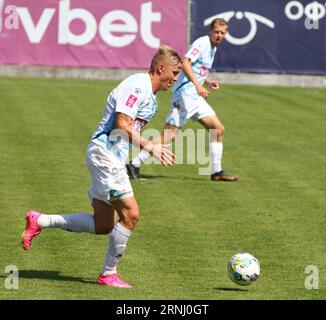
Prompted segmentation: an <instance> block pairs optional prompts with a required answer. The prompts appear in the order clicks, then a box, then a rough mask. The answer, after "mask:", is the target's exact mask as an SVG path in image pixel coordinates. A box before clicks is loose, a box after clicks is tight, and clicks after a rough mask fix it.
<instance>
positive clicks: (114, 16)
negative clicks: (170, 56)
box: [0, 0, 188, 69]
mask: <svg viewBox="0 0 326 320" xmlns="http://www.w3.org/2000/svg"><path fill="white" fill-rule="evenodd" d="M187 19H188V0H177V1H172V0H168V1H160V0H152V1H146V0H132V1H120V0H109V1H97V0H73V1H72V0H56V1H53V0H38V1H35V0H0V64H17V65H43V66H69V67H107V68H136V69H138V68H140V69H141V68H148V67H149V64H150V61H151V58H152V56H153V54H154V53H155V52H156V51H157V49H158V47H159V46H160V45H162V44H167V45H170V46H172V47H174V48H175V49H177V50H178V51H179V52H180V53H181V54H183V53H184V51H185V49H186V45H187V43H186V42H187Z"/></svg>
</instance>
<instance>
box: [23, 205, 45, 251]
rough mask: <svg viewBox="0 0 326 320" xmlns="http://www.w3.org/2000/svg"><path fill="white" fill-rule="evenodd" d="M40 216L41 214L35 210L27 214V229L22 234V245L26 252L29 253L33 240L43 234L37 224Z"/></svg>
mask: <svg viewBox="0 0 326 320" xmlns="http://www.w3.org/2000/svg"><path fill="white" fill-rule="evenodd" d="M40 215H41V214H40V213H39V212H37V211H33V210H31V211H28V212H27V213H26V216H25V219H26V228H25V231H24V232H23V234H22V245H23V248H24V250H26V251H28V249H29V247H30V246H31V243H32V240H33V238H34V237H36V236H37V235H38V234H39V233H40V232H41V228H40V227H39V225H38V223H37V219H38V218H39V216H40Z"/></svg>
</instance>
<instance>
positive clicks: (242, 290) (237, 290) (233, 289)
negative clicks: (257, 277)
mask: <svg viewBox="0 0 326 320" xmlns="http://www.w3.org/2000/svg"><path fill="white" fill-rule="evenodd" d="M214 290H216V291H224V292H228V291H230V292H231V291H235V292H248V290H246V289H240V288H225V287H222V288H214Z"/></svg>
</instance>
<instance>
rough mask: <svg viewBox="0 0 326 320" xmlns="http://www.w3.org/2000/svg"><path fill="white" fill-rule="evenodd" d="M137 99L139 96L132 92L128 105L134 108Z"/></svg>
mask: <svg viewBox="0 0 326 320" xmlns="http://www.w3.org/2000/svg"><path fill="white" fill-rule="evenodd" d="M136 101H137V97H136V96H134V95H132V94H131V95H130V96H129V97H128V99H127V101H126V106H127V107H129V108H132V107H133V106H134V104H135V102H136Z"/></svg>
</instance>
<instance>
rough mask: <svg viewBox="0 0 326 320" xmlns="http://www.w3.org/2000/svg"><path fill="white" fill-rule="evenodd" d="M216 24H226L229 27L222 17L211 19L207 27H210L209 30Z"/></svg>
mask: <svg viewBox="0 0 326 320" xmlns="http://www.w3.org/2000/svg"><path fill="white" fill-rule="evenodd" d="M216 24H217V25H219V26H227V27H229V23H228V22H227V21H226V20H225V19H222V18H215V19H214V20H212V22H211V23H210V25H209V29H210V30H213V29H214V27H215V25H216Z"/></svg>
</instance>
